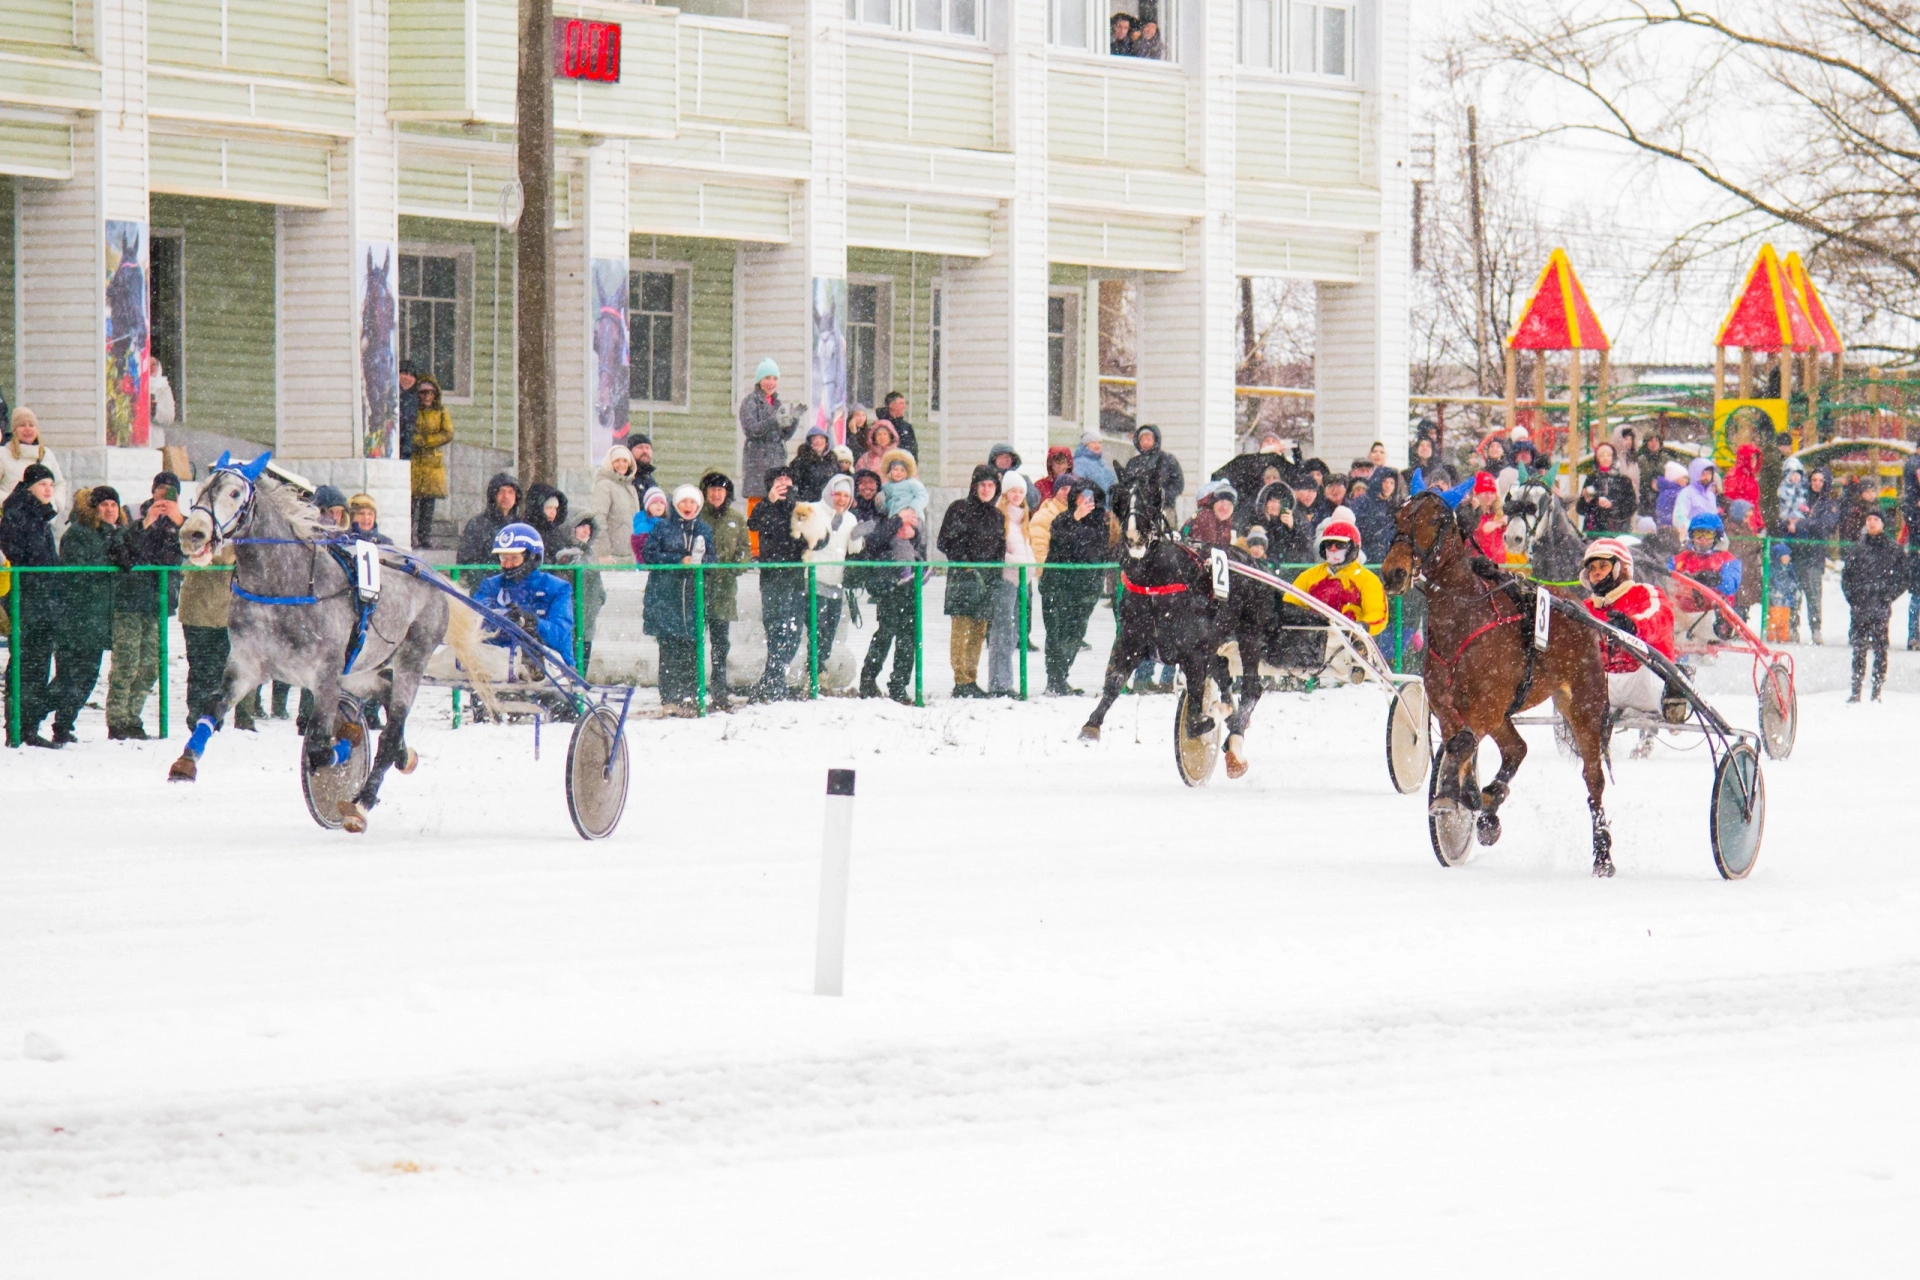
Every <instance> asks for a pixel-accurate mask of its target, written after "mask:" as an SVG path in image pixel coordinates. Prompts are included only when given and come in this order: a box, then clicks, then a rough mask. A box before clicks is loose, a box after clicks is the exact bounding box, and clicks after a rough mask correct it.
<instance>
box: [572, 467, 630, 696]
mask: <svg viewBox="0 0 1920 1280" xmlns="http://www.w3.org/2000/svg"><path fill="white" fill-rule="evenodd" d="M621 487H622V488H625V489H627V491H628V492H629V493H631V492H632V491H633V490H632V488H631V487H630V486H626V485H622V486H621ZM600 542H601V538H600V520H599V518H598V517H597V516H595V515H594V514H593V513H592V512H591V511H588V512H584V513H582V514H580V515H577V516H575V517H574V518H573V520H572V522H571V523H570V524H569V525H568V527H567V544H566V545H565V546H564V547H562V548H561V549H560V552H559V554H557V555H555V556H554V557H553V563H554V564H555V565H557V566H563V567H564V571H563V572H561V573H560V577H562V578H563V579H566V580H568V581H574V580H576V577H575V574H574V573H573V572H572V569H573V566H574V565H582V566H592V565H596V564H598V563H599V560H600V557H599V555H598V554H597V553H596V552H595V548H596V547H597V546H599V544H600ZM600 574H601V571H600V570H599V569H597V568H591V567H587V568H582V570H581V572H580V573H579V575H578V578H577V580H578V582H579V584H580V585H579V589H578V590H577V591H575V592H574V593H573V623H574V626H576V627H577V628H579V631H580V671H581V673H582V674H583V675H584V674H585V673H586V670H587V665H588V664H589V663H590V662H592V661H593V628H594V624H595V623H597V622H598V621H599V620H600V606H602V605H604V604H605V603H606V602H607V586H606V583H604V582H602V581H601V580H600Z"/></svg>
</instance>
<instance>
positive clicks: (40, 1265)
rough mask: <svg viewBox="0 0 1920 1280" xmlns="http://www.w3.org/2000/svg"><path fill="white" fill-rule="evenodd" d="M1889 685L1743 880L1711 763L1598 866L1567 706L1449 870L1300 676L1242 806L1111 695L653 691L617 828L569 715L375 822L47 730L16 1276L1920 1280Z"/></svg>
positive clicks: (426, 721) (4, 1148) (1274, 708)
mask: <svg viewBox="0 0 1920 1280" xmlns="http://www.w3.org/2000/svg"><path fill="white" fill-rule="evenodd" d="M1836 629H1837V628H1835V627H1832V626H1830V627H1829V631H1833V630H1836ZM1896 630H1898V627H1896ZM934 653H935V655H936V659H935V661H936V666H944V663H940V662H939V655H940V653H941V650H939V649H935V650H934ZM1819 656H1821V657H1825V656H1827V655H1819ZM1898 656H1899V658H1901V659H1903V660H1904V659H1905V658H1906V657H1907V655H1905V654H1901V655H1898ZM1097 665H1098V656H1097V655H1088V656H1087V657H1086V658H1084V659H1083V661H1082V669H1081V671H1080V672H1079V673H1078V678H1079V679H1080V682H1081V683H1091V682H1092V680H1093V679H1094V678H1095V668H1097ZM1902 665H1903V666H1904V663H1903V664H1902ZM1903 674H1905V673H1904V672H1903ZM1740 678H1741V679H1744V676H1743V675H1742V676H1741V677H1740ZM1903 683H1904V681H1903ZM944 685H945V680H944V674H943V678H942V681H941V687H942V688H944ZM1738 685H1739V680H1732V681H1729V682H1728V687H1738ZM1843 696H1844V694H1843V692H1838V691H1832V690H1831V689H1829V690H1828V691H1822V692H1809V693H1808V694H1807V695H1806V696H1805V697H1804V699H1803V708H1802V710H1803V714H1802V725H1801V731H1800V742H1799V747H1798V750H1797V751H1796V752H1795V754H1794V756H1793V758H1792V759H1791V760H1789V761H1786V762H1781V763H1777V764H1774V763H1770V764H1769V765H1768V767H1767V783H1768V792H1769V797H1770V809H1769V817H1768V827H1767V835H1766V844H1765V848H1764V850H1763V852H1762V855H1761V859H1760V864H1759V867H1758V869H1757V870H1756V872H1755V873H1754V876H1753V877H1752V879H1750V880H1748V881H1746V882H1744V883H1739V884H1728V883H1724V882H1722V881H1721V880H1719V879H1718V878H1717V876H1716V875H1715V874H1714V871H1713V866H1712V860H1711V857H1710V855H1709V852H1708V847H1707V834H1706V796H1707V789H1708V762H1707V759H1706V755H1705V752H1704V750H1694V751H1691V752H1685V751H1678V750H1671V749H1668V748H1664V747H1663V748H1662V749H1661V750H1660V751H1659V752H1658V754H1656V755H1655V757H1654V758H1653V759H1651V760H1648V761H1644V762H1638V761H1627V760H1622V761H1620V762H1619V763H1618V765H1617V770H1616V772H1617V781H1616V785H1615V786H1614V787H1613V788H1612V789H1611V790H1610V792H1609V795H1610V798H1611V799H1612V801H1613V803H1612V813H1613V816H1614V828H1615V833H1616V839H1617V845H1616V858H1617V859H1618V861H1619V864H1620V875H1619V877H1618V878H1617V879H1615V880H1613V881H1609V882H1596V881H1594V880H1592V879H1591V878H1590V877H1589V876H1588V874H1587V863H1588V850H1587V839H1586V819H1585V810H1584V804H1583V799H1582V792H1581V788H1580V785H1579V781H1578V778H1577V775H1576V773H1575V772H1574V770H1573V768H1572V767H1571V766H1570V765H1569V764H1568V763H1566V762H1564V761H1562V760H1560V759H1559V758H1558V757H1557V756H1556V754H1555V752H1554V750H1553V748H1552V746H1551V745H1550V744H1549V743H1548V742H1547V741H1546V740H1545V738H1544V736H1536V739H1535V742H1536V749H1535V752H1534V754H1533V756H1532V758H1531V759H1530V761H1529V763H1528V764H1527V766H1526V768H1525V770H1524V771H1523V772H1522V773H1521V775H1520V778H1519V781H1518V784H1517V786H1518V789H1517V791H1516V794H1515V796H1514V799H1513V800H1512V802H1511V803H1510V804H1509V806H1508V808H1507V810H1506V835H1505V838H1504V839H1503V841H1502V842H1501V843H1500V845H1498V846H1497V847H1495V848H1493V849H1491V850H1485V851H1481V852H1480V853H1479V854H1478V855H1476V858H1475V860H1474V861H1473V862H1472V863H1470V864H1469V865H1468V866H1466V867H1464V868H1461V869H1458V870H1452V871H1448V870H1443V869H1442V868H1440V867H1439V866H1438V865H1437V864H1436V863H1435V862H1434V859H1433V857H1432V855H1431V853H1430V852H1429V851H1428V845H1427V835H1426V829H1425V822H1424V818H1423V809H1424V801H1423V799H1422V798H1418V797H1402V796H1397V795H1395V794H1394V793H1393V792H1392V790H1391V789H1390V788H1389V786H1388V784H1387V779H1386V770H1385V764H1384V760H1383V755H1382V741H1383V704H1382V702H1381V700H1380V698H1379V697H1378V695H1377V694H1376V693H1374V692H1373V691H1371V690H1368V689H1344V690H1337V691H1331V692H1323V693H1320V694H1316V695H1313V696H1311V697H1301V696H1297V695H1273V696H1270V697H1269V698H1268V699H1267V700H1266V701H1265V702H1264V703H1263V704H1262V707H1261V711H1260V720H1259V723H1258V725H1257V726H1256V730H1255V733H1254V735H1253V738H1252V744H1251V745H1252V747H1253V750H1254V771H1253V772H1252V773H1251V774H1250V775H1249V776H1248V777H1247V778H1246V779H1244V780H1243V781H1241V782H1237V783H1228V782H1227V781H1226V780H1225V778H1224V776H1222V777H1220V778H1217V779H1216V780H1215V782H1214V784H1213V785H1212V786H1211V787H1210V788H1207V789H1204V790H1198V791H1189V790H1188V789H1186V788H1185V787H1183V786H1181V785H1180V783H1179V781H1178V779H1177V777H1176V775H1175V772H1174V767H1173V762H1172V752H1171V747H1170V733H1169V730H1170V721H1171V717H1172V700H1171V699H1169V698H1165V697H1154V698H1145V699H1127V700H1124V701H1123V702H1122V703H1121V704H1120V705H1119V706H1118V707H1117V708H1116V710H1115V712H1114V714H1113V716H1112V718H1111V719H1110V720H1109V722H1108V730H1107V736H1106V740H1105V741H1104V742H1102V743H1100V744H1099V745H1097V746H1092V747H1088V746H1084V745H1082V744H1079V743H1077V742H1075V741H1074V732H1075V730H1076V729H1077V727H1078V725H1079V722H1080V720H1081V719H1082V718H1083V717H1084V715H1085V712H1086V709H1087V706H1088V703H1087V702H1086V701H1084V700H1070V701H1047V700H1037V701H1035V702H1033V703H1030V704H1027V705H1015V704H1010V703H993V704H980V703H955V702H951V701H945V700H942V701H940V702H937V703H935V704H934V705H932V706H930V707H928V708H926V709H924V710H915V709H909V708H901V707H896V706H892V705H890V704H873V703H862V702H857V701H851V700H843V699H834V700H823V701H822V702H820V703H817V704H813V705H786V706H780V707H775V708H760V709H752V710H748V711H744V712H741V713H738V714H735V715H732V716H725V717H715V718H713V719H710V720H706V721H699V722H688V721H657V720H644V721H637V722H636V723H635V724H634V726H633V733H634V739H635V748H636V755H637V760H638V767H637V769H636V776H635V784H634V791H633V798H632V801H631V803H630V805H629V808H628V812H627V816H626V820H625V823H624V825H623V826H622V828H621V830H620V831H619V833H618V835H617V836H616V837H615V838H614V839H612V840H609V841H606V842H603V843H599V844H586V843H583V842H581V841H580V840H579V839H577V838H576V837H575V836H574V835H573V833H572V829H571V827H570V825H569V823H568V821H567V816H566V810H565V806H564V802H563V800H562V792H561V781H560V771H561V767H562V761H563V757H564V751H563V749H562V746H563V744H562V742H561V741H560V740H558V739H557V738H556V737H554V736H552V734H551V731H549V736H548V737H547V740H546V744H545V745H546V749H545V751H544V752H543V754H542V758H541V759H540V760H539V761H538V762H535V761H534V760H533V758H532V750H531V747H532V743H531V737H532V731H531V729H529V728H523V727H508V728H497V727H485V728H466V729H461V730H459V731H457V732H455V731H452V730H451V729H450V727H449V726H448V723H447V716H446V713H445V705H444V700H443V695H434V696H433V697H432V698H431V699H430V700H429V703H428V705H427V706H426V707H425V708H424V709H423V711H422V713H421V716H420V718H419V720H417V721H416V733H415V740H416V742H417V744H418V745H419V747H420V749H421V752H422V754H423V756H424V757H425V760H424V762H423V764H422V767H421V769H420V771H419V772H418V773H417V774H415V775H414V776H412V777H410V778H402V777H398V776H396V777H394V778H392V779H391V780H390V781H389V784H388V788H387V793H386V794H387V798H388V803H386V804H384V805H383V806H381V807H380V808H379V809H378V810H376V812H375V814H374V824H373V828H372V830H371V832H370V833H369V834H367V835H365V836H363V837H359V838H354V837H349V836H345V835H337V834H328V833H325V832H322V831H320V830H318V829H317V828H315V827H314V826H313V825H312V823H311V822H310V821H309V820H308V818H307V816H306V814H305V811H304V809H303V807H302V805H301V801H300V795H299V787H298V783H297V780H296V778H295V774H294V756H295V751H296V748H295V743H294V739H293V735H292V731H291V729H290V728H289V727H288V726H287V725H285V724H283V723H273V724H269V725H268V726H267V727H266V728H265V729H264V730H263V731H262V732H261V733H259V734H258V735H257V736H248V735H243V734H238V733H233V732H228V733H224V734H222V735H220V737H219V738H218V739H217V740H216V742H215V744H214V748H213V750H212V751H211V752H210V753H209V756H208V758H207V760H206V762H205V764H204V765H203V768H202V780H201V781H200V782H199V783H198V784H196V785H194V786H192V787H180V786H174V787H169V786H168V785H167V784H166V783H165V782H164V781H163V778H164V775H165V770H166V764H167V761H168V760H169V759H170V758H171V756H172V754H173V753H174V751H176V750H177V743H176V744H172V745H169V744H164V743H157V742H156V743H147V744H131V743H127V744H121V743H115V744H107V743H105V742H103V741H100V739H101V738H102V737H103V732H102V728H101V725H100V723H99V721H98V719H97V717H90V718H89V719H87V720H83V722H82V734H83V736H85V737H86V738H88V739H89V741H87V742H86V743H85V744H84V745H82V746H80V747H77V748H70V749H68V750H66V751H64V752H61V753H58V754H54V753H48V752H33V751H21V752H7V753H5V754H4V755H3V756H0V785H3V786H4V796H5V802H4V803H5V809H4V818H0V831H4V853H0V1099H4V1104H0V1274H4V1275H6V1276H8V1277H41V1276H57V1277H63V1278H64V1277H90V1276H112V1277H127V1276H140V1277H167V1276H192V1277H224V1276H234V1277H241V1276H244V1277H257V1276H263V1275H271V1276H275V1277H307V1276H313V1277H329V1278H332V1277H340V1276H347V1275H351V1276H357V1277H385V1276H407V1277H419V1276H460V1277H485V1276H514V1277H520V1276H528V1275H564V1276H569V1277H589V1276H640V1275H646V1276H763V1275H802V1276H812V1275H822V1276H828V1275H830V1276H836V1277H841V1276H850V1275H851V1276H890V1277H891V1276H915V1277H920V1276H968V1277H974V1276H983V1275H1033V1276H1048V1277H1054V1276H1100V1277H1110V1276H1168V1275H1204V1276H1221V1275H1254V1274H1258V1275H1275V1274H1299V1275H1312V1276H1324V1275H1384V1274H1397V1275H1422V1276H1427V1275H1474V1276H1486V1275H1507V1276H1540V1275H1553V1276H1584V1275H1593V1276H1606V1277H1609V1278H1610V1280H1613V1278H1617V1277H1619V1276H1621V1275H1625V1274H1632V1275H1673V1276H1681V1275H1684V1276H1700V1275H1733V1274H1739V1275H1746V1276H1763V1275H1777V1276H1804V1275H1810V1274H1822V1275H1848V1276H1860V1275H1893V1274H1901V1273H1903V1272H1905V1271H1907V1270H1908V1269H1910V1268H1911V1266H1912V1259H1913V1256H1914V1246H1915V1243H1916V1235H1917V1232H1916V1227H1915V1223H1916V1220H1917V1219H1916V1213H1915V1210H1916V1204H1917V1203H1920V1104H1916V1103H1915V1102H1914V1093H1913V1084H1912V1082H1913V1080H1914V1079H1915V1077H1916V1072H1917V1071H1920V929H1916V927H1915V921H1916V919H1920V858H1917V857H1916V850H1915V845H1914V839H1913V834H1912V821H1911V816H1910V815H1911V810H1910V809H1909V808H1908V806H1907V801H1908V800H1909V799H1910V797H1909V795H1908V794H1907V792H1906V787H1907V786H1909V785H1911V783H1910V781H1909V779H1910V777H1911V765H1910V761H1911V758H1912V755H1911V747H1912V741H1913V732H1912V728H1911V726H1912V725H1913V724H1914V723H1915V714H1916V712H1917V711H1920V695H1916V694H1913V693H1907V692H1896V693H1894V694H1892V695H1890V700H1889V702H1888V703H1887V704H1886V705H1884V706H1865V707H1846V706H1843V705H1842V704H1841V698H1842V697H1843ZM1724 701H1725V704H1726V706H1727V709H1728V710H1729V712H1730V713H1731V714H1732V715H1733V716H1734V718H1736V719H1737V720H1740V721H1742V722H1745V723H1749V724H1750V723H1751V720H1752V703H1751V697H1750V695H1749V696H1745V697H1733V696H1731V695H1729V696H1728V697H1727V698H1726V699H1725V700H1724ZM845 764H851V765H852V766H854V767H855V768H857V769H858V770H859V797H858V800H857V806H858V810H857V817H856V821H855V829H854V855H853V893H852V913H851V918H852V924H851V943H850V947H849V955H848V962H847V967H848V978H847V994H846V996H845V997H844V998H842V999H837V1000H836V999H822V998H818V997H815V996H814V995H813V994H812V993H811V980H812V960H813V956H812V948H813V922H814V911H815V903H816V893H817V873H818V865H819V839H820V828H821V813H822V803H823V798H822V791H823V785H824V774H825V770H826V769H827V768H828V767H829V766H834V765H845ZM29 1048H31V1053H29ZM54 1054H57V1055H59V1056H58V1060H55V1061H47V1060H45V1058H46V1057H47V1056H51V1055H54Z"/></svg>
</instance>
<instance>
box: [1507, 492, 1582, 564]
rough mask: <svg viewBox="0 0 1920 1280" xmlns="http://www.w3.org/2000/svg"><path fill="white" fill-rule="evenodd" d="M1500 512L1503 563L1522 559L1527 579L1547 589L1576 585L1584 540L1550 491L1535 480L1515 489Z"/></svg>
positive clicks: (1562, 503) (1563, 504)
mask: <svg viewBox="0 0 1920 1280" xmlns="http://www.w3.org/2000/svg"><path fill="white" fill-rule="evenodd" d="M1501 510H1502V511H1504V512H1505V513H1506V517H1507V532H1506V546H1507V559H1509V560H1518V559H1522V558H1524V559H1525V560H1526V562H1527V576H1528V577H1529V578H1532V579H1533V580H1534V581H1535V582H1538V583H1542V584H1544V585H1546V586H1550V587H1565V588H1572V587H1574V586H1576V585H1578V583H1579V581H1580V559H1581V557H1582V556H1584V555H1585V554H1586V552H1587V540H1586V539H1585V538H1582V537H1581V536H1580V530H1579V529H1577V528H1575V527H1574V523H1573V518H1572V517H1571V516H1569V515H1568V514H1567V504H1566V503H1564V502H1562V501H1561V500H1560V498H1559V496H1558V495H1557V494H1555V493H1554V491H1553V490H1552V489H1549V488H1548V487H1547V486H1546V485H1545V484H1544V483H1542V482H1541V481H1539V480H1529V481H1527V483H1525V484H1522V485H1515V486H1514V487H1513V489H1512V490H1511V491H1510V492H1509V493H1508V494H1507V498H1506V502H1505V503H1504V504H1503V505H1502V507H1501Z"/></svg>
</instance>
